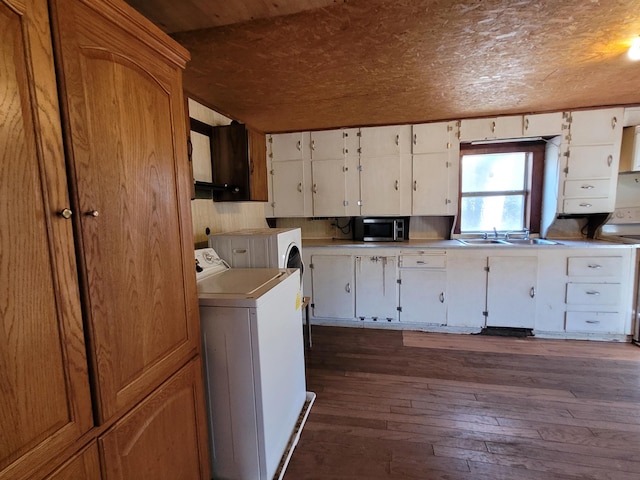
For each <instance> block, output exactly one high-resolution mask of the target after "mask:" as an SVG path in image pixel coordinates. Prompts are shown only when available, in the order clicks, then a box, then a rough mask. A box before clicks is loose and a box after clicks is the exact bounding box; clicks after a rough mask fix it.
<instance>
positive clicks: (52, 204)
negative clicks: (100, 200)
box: [0, 0, 93, 480]
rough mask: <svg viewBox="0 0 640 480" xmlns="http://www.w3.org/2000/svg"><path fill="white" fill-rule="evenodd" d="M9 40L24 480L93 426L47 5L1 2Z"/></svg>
mask: <svg viewBox="0 0 640 480" xmlns="http://www.w3.org/2000/svg"><path fill="white" fill-rule="evenodd" d="M0 37H1V39H2V40H1V41H0V112H1V114H0V198H1V199H2V201H1V202H0V225H1V226H2V227H1V228H0V325H2V326H1V327H0V479H2V480H5V479H11V480H16V479H22V478H34V474H33V472H34V471H35V470H37V469H38V468H41V467H42V466H43V465H46V464H47V463H49V462H50V461H51V460H53V459H54V458H56V457H57V456H58V455H59V454H60V452H61V451H62V450H64V449H65V448H66V447H67V446H69V445H71V444H72V443H73V442H74V441H75V440H76V439H77V438H79V437H80V436H81V435H82V434H83V433H84V432H86V431H88V430H89V429H90V428H91V427H92V425H93V420H92V415H91V404H90V393H89V381H88V375H87V361H86V357H85V349H84V334H83V328H82V316H81V309H80V298H79V293H78V292H79V288H78V279H77V273H76V263H75V257H74V250H73V243H74V241H73V231H72V225H71V222H70V221H69V220H67V219H65V218H63V217H62V216H60V215H57V212H61V211H62V210H63V209H64V208H67V207H69V198H68V193H67V178H66V174H65V165H64V153H63V148H62V132H61V126H60V114H59V108H58V103H57V92H56V79H55V73H54V67H53V61H52V58H53V56H52V49H51V38H50V31H49V19H48V13H47V2H46V1H45V0H32V1H29V2H23V1H15V2H14V1H9V0H0ZM70 213H71V211H70V210H67V214H70Z"/></svg>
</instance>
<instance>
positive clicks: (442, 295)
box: [440, 292, 444, 303]
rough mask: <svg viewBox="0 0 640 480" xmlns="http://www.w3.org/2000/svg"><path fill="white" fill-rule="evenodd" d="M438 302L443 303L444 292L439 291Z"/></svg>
mask: <svg viewBox="0 0 640 480" xmlns="http://www.w3.org/2000/svg"><path fill="white" fill-rule="evenodd" d="M440 303H444V292H440Z"/></svg>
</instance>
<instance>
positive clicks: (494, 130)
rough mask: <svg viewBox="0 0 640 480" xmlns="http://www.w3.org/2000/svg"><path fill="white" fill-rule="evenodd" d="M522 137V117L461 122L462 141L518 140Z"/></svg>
mask: <svg viewBox="0 0 640 480" xmlns="http://www.w3.org/2000/svg"><path fill="white" fill-rule="evenodd" d="M521 136H522V115H513V116H509V117H493V118H472V119H467V120H462V121H461V122H460V141H461V142H470V141H473V140H489V139H495V138H517V137H521Z"/></svg>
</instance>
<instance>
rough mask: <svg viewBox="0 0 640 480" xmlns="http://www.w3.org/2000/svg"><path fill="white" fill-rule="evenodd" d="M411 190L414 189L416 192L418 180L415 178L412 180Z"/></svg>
mask: <svg viewBox="0 0 640 480" xmlns="http://www.w3.org/2000/svg"><path fill="white" fill-rule="evenodd" d="M413 191H414V192H417V191H418V181H417V180H414V181H413Z"/></svg>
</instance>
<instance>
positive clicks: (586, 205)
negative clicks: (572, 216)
mask: <svg viewBox="0 0 640 480" xmlns="http://www.w3.org/2000/svg"><path fill="white" fill-rule="evenodd" d="M580 206H581V207H586V208H591V207H593V205H591V204H590V203H581V204H580Z"/></svg>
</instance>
